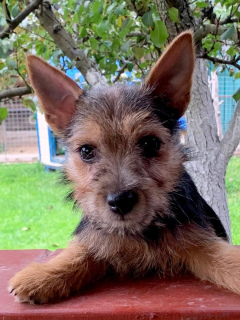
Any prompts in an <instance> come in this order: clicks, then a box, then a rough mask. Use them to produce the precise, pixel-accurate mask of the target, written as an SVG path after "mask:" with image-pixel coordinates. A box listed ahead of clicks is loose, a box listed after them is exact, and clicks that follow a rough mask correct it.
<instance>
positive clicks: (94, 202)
mask: <svg viewBox="0 0 240 320" xmlns="http://www.w3.org/2000/svg"><path fill="white" fill-rule="evenodd" d="M27 60H28V68H29V75H30V79H31V84H32V86H33V88H34V90H35V93H36V95H37V96H38V98H39V101H40V104H41V106H42V109H43V111H44V113H45V116H46V120H47V122H48V123H49V125H50V127H51V128H52V129H53V131H54V132H55V133H56V134H58V135H61V136H62V137H64V138H65V140H66V145H67V149H68V160H67V164H66V165H65V172H66V175H67V178H68V179H69V180H70V181H72V182H73V185H74V198H75V200H76V201H77V203H79V205H80V206H81V207H82V209H83V215H85V216H87V218H88V219H89V220H90V221H91V222H92V223H93V224H94V225H95V226H96V227H97V228H100V229H104V230H105V231H106V232H118V233H123V234H124V233H125V232H127V233H133V234H134V233H139V232H141V231H142V230H143V229H144V228H146V227H147V226H148V225H149V224H150V223H151V222H152V220H153V219H154V218H155V217H156V215H157V214H158V215H161V216H163V215H168V214H170V212H169V211H168V206H169V204H168V194H169V193H170V192H171V191H172V190H173V189H174V186H175V185H176V184H177V182H178V180H179V178H180V176H181V174H182V171H183V166H182V163H183V155H182V152H181V150H180V148H179V145H178V139H177V138H176V132H177V130H176V129H177V121H178V119H179V118H180V117H181V116H182V115H183V114H184V112H185V111H186V109H187V106H188V103H189V101H190V90H191V85H192V74H193V68H194V48H193V43H192V34H191V32H185V33H183V34H181V35H180V36H178V37H177V38H176V39H175V40H174V41H173V43H172V44H171V45H170V46H169V48H168V49H167V50H166V51H165V53H164V54H163V55H162V56H161V58H160V59H159V60H158V62H157V64H156V65H155V67H154V68H153V69H152V70H151V72H150V74H149V76H148V77H147V79H146V80H145V81H144V82H143V83H142V85H141V86H130V85H129V86H128V85H115V86H109V87H108V86H106V87H97V88H92V89H91V90H89V91H82V90H81V89H80V88H79V87H78V85H77V84H76V83H75V82H74V81H72V80H71V79H70V78H68V77H67V76H65V75H64V74H63V73H62V72H60V71H59V70H57V69H55V68H53V67H51V66H50V65H48V64H47V63H45V62H44V61H43V60H41V59H39V58H37V57H35V56H32V55H29V56H28V58H27Z"/></svg>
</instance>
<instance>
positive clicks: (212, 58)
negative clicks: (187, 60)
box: [197, 54, 240, 70]
mask: <svg viewBox="0 0 240 320" xmlns="http://www.w3.org/2000/svg"><path fill="white" fill-rule="evenodd" d="M197 58H201V59H206V60H209V61H212V62H213V63H221V64H228V65H231V66H234V67H235V68H237V69H238V70H240V65H239V64H238V61H239V59H238V58H237V59H236V58H233V59H232V60H224V59H219V58H215V57H210V56H208V55H207V54H203V55H201V56H198V57H197Z"/></svg>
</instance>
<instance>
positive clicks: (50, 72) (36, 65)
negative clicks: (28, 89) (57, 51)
mask: <svg viewBox="0 0 240 320" xmlns="http://www.w3.org/2000/svg"><path fill="white" fill-rule="evenodd" d="M27 65H28V71H29V77H30V82H31V85H32V86H33V89H34V91H35V93H36V95H37V97H38V99H39V102H40V105H41V108H42V110H43V112H44V113H45V118H46V121H47V122H48V124H49V125H50V127H51V129H52V130H53V131H54V133H56V134H61V133H62V132H63V130H64V129H65V128H66V127H67V126H68V124H69V123H70V121H71V119H72V116H73V114H74V112H75V110H76V101H77V99H78V96H79V94H80V93H81V92H82V90H81V89H80V88H79V86H78V85H77V84H76V83H75V82H74V81H73V80H72V79H70V78H69V77H68V76H66V75H65V74H64V73H63V72H61V71H60V70H58V69H56V68H54V67H52V66H50V65H49V64H48V63H46V62H45V61H43V60H42V59H40V58H38V57H36V56H34V55H28V56H27Z"/></svg>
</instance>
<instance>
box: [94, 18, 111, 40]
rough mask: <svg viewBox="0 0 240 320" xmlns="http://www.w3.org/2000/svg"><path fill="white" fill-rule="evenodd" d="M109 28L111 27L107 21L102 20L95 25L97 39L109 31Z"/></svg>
mask: <svg viewBox="0 0 240 320" xmlns="http://www.w3.org/2000/svg"><path fill="white" fill-rule="evenodd" d="M110 28H111V25H110V23H109V21H108V20H102V21H100V23H99V24H98V25H97V28H96V32H97V34H98V36H99V37H103V36H104V35H105V34H106V32H107V31H109V30H110Z"/></svg>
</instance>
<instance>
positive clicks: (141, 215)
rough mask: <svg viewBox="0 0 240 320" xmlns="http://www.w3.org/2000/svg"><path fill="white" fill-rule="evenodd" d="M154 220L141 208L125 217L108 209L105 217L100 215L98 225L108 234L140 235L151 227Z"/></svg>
mask: <svg viewBox="0 0 240 320" xmlns="http://www.w3.org/2000/svg"><path fill="white" fill-rule="evenodd" d="M100 217H101V218H100ZM152 218H153V217H152V215H151V214H149V212H148V211H147V210H144V211H141V210H139V208H135V209H133V210H132V211H131V212H129V213H127V214H125V215H120V214H116V213H114V212H112V211H111V210H110V209H106V210H105V214H104V216H102V215H100V214H99V216H98V221H96V224H97V225H98V226H99V227H100V229H101V230H103V231H104V232H105V233H108V234H117V235H120V236H126V235H139V234H142V232H143V230H144V229H146V228H147V227H148V226H149V225H150V223H151V221H152Z"/></svg>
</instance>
